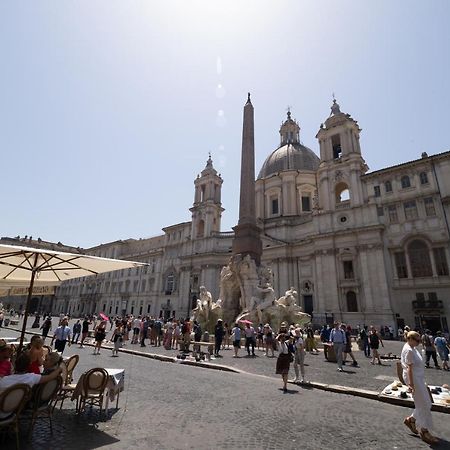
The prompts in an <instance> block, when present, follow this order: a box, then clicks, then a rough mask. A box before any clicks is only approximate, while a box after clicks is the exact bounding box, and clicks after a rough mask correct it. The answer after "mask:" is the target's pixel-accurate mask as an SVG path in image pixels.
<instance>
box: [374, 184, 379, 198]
mask: <svg viewBox="0 0 450 450" xmlns="http://www.w3.org/2000/svg"><path fill="white" fill-rule="evenodd" d="M373 192H374V194H375V197H381V190H380V186H374V187H373Z"/></svg>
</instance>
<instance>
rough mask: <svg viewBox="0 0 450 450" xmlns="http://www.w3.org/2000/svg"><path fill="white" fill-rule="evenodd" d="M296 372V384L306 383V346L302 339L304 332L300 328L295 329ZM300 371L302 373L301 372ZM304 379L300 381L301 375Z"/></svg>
mask: <svg viewBox="0 0 450 450" xmlns="http://www.w3.org/2000/svg"><path fill="white" fill-rule="evenodd" d="M294 346H295V354H294V371H295V380H294V383H305V344H304V341H303V337H302V330H301V329H300V328H296V329H295V335H294ZM299 369H300V371H299ZM299 372H300V373H301V374H302V378H301V379H300V373H299Z"/></svg>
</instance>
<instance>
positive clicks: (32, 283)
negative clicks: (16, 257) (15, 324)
mask: <svg viewBox="0 0 450 450" xmlns="http://www.w3.org/2000/svg"><path fill="white" fill-rule="evenodd" d="M37 258H38V257H37V255H36V259H35V265H36V263H37ZM35 276H36V272H35V270H34V269H33V270H32V271H31V281H30V287H29V288H28V297H27V303H26V305H25V314H24V316H23V324H22V332H21V333H20V342H19V349H18V350H17V353H18V354H20V353H21V352H22V347H23V338H24V337H25V329H26V327H27V319H28V312H29V311H28V310H29V308H30V303H31V297H32V295H33V285H34V278H35Z"/></svg>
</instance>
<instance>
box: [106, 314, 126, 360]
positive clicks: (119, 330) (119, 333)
mask: <svg viewBox="0 0 450 450" xmlns="http://www.w3.org/2000/svg"><path fill="white" fill-rule="evenodd" d="M105 327H106V324H105ZM111 340H112V341H113V343H114V348H113V350H112V356H116V357H117V356H119V348H122V341H123V325H122V324H121V323H120V322H117V324H116V328H115V330H114V332H113V335H112V339H111Z"/></svg>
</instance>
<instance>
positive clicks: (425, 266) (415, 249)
mask: <svg viewBox="0 0 450 450" xmlns="http://www.w3.org/2000/svg"><path fill="white" fill-rule="evenodd" d="M408 256H409V264H410V266H411V272H412V276H413V278H420V277H431V276H432V275H433V269H432V267H431V260H430V252H429V250H428V246H427V244H426V243H425V242H424V241H421V240H419V239H416V240H414V241H412V242H411V243H410V244H409V245H408Z"/></svg>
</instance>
